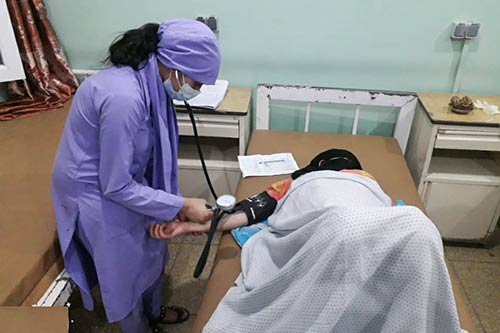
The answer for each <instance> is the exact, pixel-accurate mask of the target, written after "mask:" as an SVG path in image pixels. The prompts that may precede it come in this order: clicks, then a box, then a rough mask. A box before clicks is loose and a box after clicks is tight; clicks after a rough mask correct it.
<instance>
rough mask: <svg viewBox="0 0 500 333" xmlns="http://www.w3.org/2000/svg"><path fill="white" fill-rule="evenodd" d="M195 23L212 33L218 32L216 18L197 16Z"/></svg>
mask: <svg viewBox="0 0 500 333" xmlns="http://www.w3.org/2000/svg"><path fill="white" fill-rule="evenodd" d="M196 21H199V22H202V23H204V24H206V25H207V26H208V27H209V28H210V30H212V31H213V32H217V31H219V22H218V19H217V16H207V17H204V16H198V17H196Z"/></svg>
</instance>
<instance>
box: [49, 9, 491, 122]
mask: <svg viewBox="0 0 500 333" xmlns="http://www.w3.org/2000/svg"><path fill="white" fill-rule="evenodd" d="M45 1H46V4H47V7H48V12H49V17H50V19H51V21H52V23H53V25H54V27H55V29H56V31H57V33H58V34H59V37H60V39H61V41H62V44H63V46H64V47H65V50H66V53H67V55H68V57H69V61H70V63H71V66H72V67H73V68H78V69H95V68H98V67H99V66H100V64H99V61H100V60H102V59H103V58H105V56H106V50H107V47H108V45H109V43H110V42H111V41H112V39H113V38H114V37H115V36H116V34H117V33H119V32H122V31H125V30H127V29H130V28H133V27H137V26H140V25H142V24H143V23H146V22H150V21H156V22H159V21H162V20H166V19H169V18H174V17H187V18H193V17H196V16H198V15H204V16H207V15H216V16H218V17H219V22H220V32H219V39H220V44H221V47H222V55H223V65H222V72H221V77H222V78H225V79H228V80H229V81H230V82H231V84H233V85H237V86H248V87H255V86H256V85H257V84H258V83H284V84H300V85H315V86H332V87H346V88H367V89H385V90H399V91H417V92H418V91H427V92H435V91H439V92H450V91H451V89H452V87H453V82H454V77H455V73H456V69H457V63H458V59H459V55H460V49H461V42H455V41H451V40H450V38H449V32H450V27H451V23H452V22H453V21H456V20H464V21H477V22H480V23H481V25H482V26H481V30H480V34H481V38H480V39H479V40H477V41H474V42H473V43H472V44H471V47H470V52H469V56H468V58H467V59H466V61H465V63H464V67H463V80H464V82H463V85H462V87H463V89H462V91H463V92H466V93H483V94H499V93H500V61H498V59H499V54H500V19H499V18H500V5H499V3H498V0H483V1H480V2H474V1H470V0H453V1H452V0H440V1H435V0H420V1H409V0H406V1H402V0H379V1H376V0H343V1H340V0H316V1H305V0H303V1H292V0H288V1H284V0H273V1H269V0H268V1H264V0H252V1H234V0H217V1H215V0H203V1H202V0H184V1H165V0H162V1H159V0H149V1H137V0H119V1H118V0H106V1H102V0H85V1H80V0H79V1H77V0H45ZM279 109H287V107H281V108H279ZM386 111H387V110H386ZM339 112H340V111H339ZM382 113H384V112H382ZM389 113H390V112H389ZM278 118H279V117H278ZM299 118H300V117H299ZM386 118H387V119H388V121H390V119H392V118H394V117H393V116H392V115H388V116H387V117H386ZM282 120H283V119H282ZM295 120H296V119H294V121H295ZM300 121H301V120H300V119H299V120H298V121H297V123H300ZM285 122H286V121H285ZM340 122H341V121H338V122H337V123H340ZM348 122H349V121H347V123H348ZM278 123H284V122H283V121H282V122H280V121H278ZM313 123H314V121H313ZM313 123H311V125H313ZM287 126H288V125H287ZM297 126H299V125H297ZM363 126H364V125H363ZM344 130H345V131H347V127H346V128H344Z"/></svg>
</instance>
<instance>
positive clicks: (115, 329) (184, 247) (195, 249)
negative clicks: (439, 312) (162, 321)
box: [69, 234, 220, 333]
mask: <svg viewBox="0 0 500 333" xmlns="http://www.w3.org/2000/svg"><path fill="white" fill-rule="evenodd" d="M219 239H220V234H217V236H216V237H214V239H213V241H212V247H211V249H210V257H209V259H208V261H207V265H206V266H205V270H204V271H203V274H202V275H201V276H200V277H199V278H198V279H194V278H193V272H194V268H195V266H196V263H197V262H198V258H199V256H200V254H201V252H202V250H203V247H204V244H205V241H206V236H181V237H179V238H178V239H176V240H175V241H173V242H171V243H170V244H169V251H170V261H169V264H168V265H167V267H166V269H165V273H166V280H167V288H166V291H165V294H166V295H165V297H166V302H167V303H168V304H175V305H180V306H184V307H187V308H188V309H189V310H190V311H191V318H190V319H189V320H188V321H187V322H185V323H183V324H180V325H172V326H166V327H165V329H166V332H175V333H189V332H191V326H192V325H193V323H194V320H195V319H196V314H197V311H198V308H199V307H200V302H201V298H202V296H203V293H204V291H205V286H206V283H207V280H208V277H209V274H210V270H211V269H212V265H213V259H214V257H215V252H216V250H217V245H218V243H219ZM98 293H99V292H98V291H97V290H96V291H95V295H94V296H95V297H94V299H95V300H96V308H95V311H94V312H89V311H86V310H85V309H84V308H83V304H82V300H81V298H80V295H79V293H78V292H75V293H73V295H72V296H71V298H70V300H69V301H70V303H71V306H70V333H119V332H121V330H120V328H119V326H118V325H116V324H108V323H107V322H106V316H105V314H104V308H103V305H102V303H101V300H100V297H99V295H98Z"/></svg>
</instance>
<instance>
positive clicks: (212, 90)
mask: <svg viewBox="0 0 500 333" xmlns="http://www.w3.org/2000/svg"><path fill="white" fill-rule="evenodd" d="M228 87H229V82H228V81H226V80H217V81H216V82H215V84H214V85H210V84H204V85H203V86H202V87H201V89H200V94H199V95H198V96H196V97H195V98H192V99H190V100H189V101H188V102H189V104H190V105H191V106H193V107H201V108H208V109H213V110H215V109H216V108H217V107H218V106H219V105H220V103H221V102H222V100H223V99H224V97H225V96H226V93H227V89H228ZM174 104H175V105H178V106H183V105H184V102H183V101H178V100H174Z"/></svg>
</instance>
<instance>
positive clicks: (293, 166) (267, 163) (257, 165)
mask: <svg viewBox="0 0 500 333" xmlns="http://www.w3.org/2000/svg"><path fill="white" fill-rule="evenodd" d="M238 162H239V164H240V169H241V173H242V174H243V178H245V177H250V176H276V175H285V174H289V173H292V172H294V171H296V170H298V169H299V167H298V166H297V162H295V159H294V158H293V155H292V154H291V153H280V154H272V155H249V156H238Z"/></svg>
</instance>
